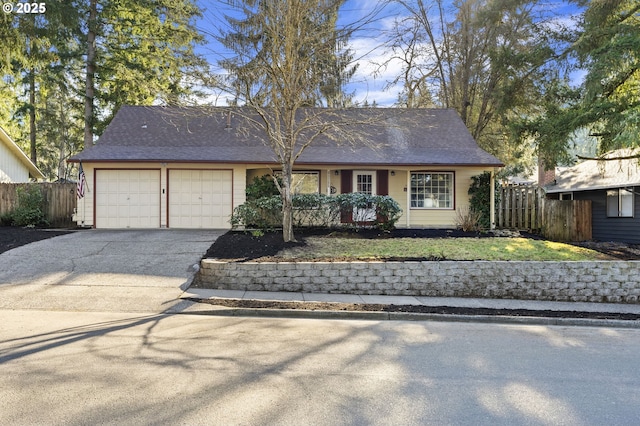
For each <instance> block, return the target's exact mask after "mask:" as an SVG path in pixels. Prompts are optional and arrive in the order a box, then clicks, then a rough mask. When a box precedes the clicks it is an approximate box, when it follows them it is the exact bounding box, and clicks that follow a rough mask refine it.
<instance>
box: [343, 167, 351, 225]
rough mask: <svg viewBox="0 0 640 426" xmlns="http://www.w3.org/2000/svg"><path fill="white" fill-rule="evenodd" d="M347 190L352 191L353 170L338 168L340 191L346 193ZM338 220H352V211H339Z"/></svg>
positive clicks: (344, 221) (349, 221)
mask: <svg viewBox="0 0 640 426" xmlns="http://www.w3.org/2000/svg"><path fill="white" fill-rule="evenodd" d="M349 192H353V170H340V193H341V194H348V193H349ZM340 222H341V223H351V222H353V212H352V211H343V212H340Z"/></svg>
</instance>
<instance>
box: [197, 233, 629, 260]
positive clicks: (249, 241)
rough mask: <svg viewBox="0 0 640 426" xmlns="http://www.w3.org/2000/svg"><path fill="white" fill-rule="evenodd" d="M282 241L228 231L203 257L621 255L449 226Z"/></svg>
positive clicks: (277, 237) (563, 257) (577, 257)
mask: <svg viewBox="0 0 640 426" xmlns="http://www.w3.org/2000/svg"><path fill="white" fill-rule="evenodd" d="M296 235H297V238H298V242H297V243H290V244H284V243H282V236H281V234H280V233H278V232H268V233H265V234H264V235H252V234H251V233H248V232H246V233H245V232H229V233H227V234H225V235H223V236H221V237H220V238H218V240H217V241H216V242H215V243H214V244H213V246H212V247H211V249H210V250H209V251H208V252H207V255H206V256H205V257H207V258H217V259H229V260H236V261H243V260H262V261H312V260H324V261H345V260H514V261H515V260H532V261H581V260H611V259H615V258H617V257H613V256H609V255H607V254H604V253H601V252H598V251H596V250H592V249H588V248H583V247H578V246H575V245H571V244H563V243H557V242H553V241H546V240H541V239H537V238H534V236H531V235H528V236H523V237H490V236H486V235H481V237H478V236H476V235H475V234H472V233H469V234H467V233H462V232H460V231H451V230H395V231H393V232H392V233H391V234H388V233H378V231H361V232H357V233H356V232H329V231H324V232H322V231H304V232H303V231H299V232H298V233H297V234H296Z"/></svg>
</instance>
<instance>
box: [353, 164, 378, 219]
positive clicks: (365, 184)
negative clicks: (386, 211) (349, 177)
mask: <svg viewBox="0 0 640 426" xmlns="http://www.w3.org/2000/svg"><path fill="white" fill-rule="evenodd" d="M353 189H354V191H353V192H359V193H362V194H368V195H376V172H371V171H354V172H353ZM374 220H376V206H374V205H373V204H368V205H367V206H366V207H356V208H354V209H353V221H354V222H371V221H374Z"/></svg>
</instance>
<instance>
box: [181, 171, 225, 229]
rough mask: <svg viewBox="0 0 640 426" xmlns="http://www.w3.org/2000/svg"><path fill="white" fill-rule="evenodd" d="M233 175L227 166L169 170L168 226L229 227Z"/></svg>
mask: <svg viewBox="0 0 640 426" xmlns="http://www.w3.org/2000/svg"><path fill="white" fill-rule="evenodd" d="M232 176H233V175H232V172H231V171H230V170H170V171H169V226H170V227H172V228H229V227H230V225H229V217H230V216H231V212H232V198H231V193H232V188H233V183H232ZM226 194H228V195H226Z"/></svg>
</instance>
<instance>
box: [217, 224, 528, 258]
mask: <svg viewBox="0 0 640 426" xmlns="http://www.w3.org/2000/svg"><path fill="white" fill-rule="evenodd" d="M295 236H296V239H297V242H290V243H285V242H284V241H283V240H282V232H281V231H273V232H265V233H264V235H259V236H256V235H253V234H252V233H251V232H243V231H229V232H227V233H226V234H224V235H222V236H220V237H218V239H217V240H216V241H215V243H214V244H213V245H212V246H211V247H210V248H209V250H208V251H207V253H206V255H205V257H206V258H210V259H234V260H245V261H246V260H254V259H259V258H263V259H264V258H269V257H272V256H275V255H276V254H278V252H280V251H281V250H284V249H287V248H291V247H295V246H304V245H306V239H307V238H308V237H313V236H325V237H328V238H331V237H335V238H357V239H363V240H367V239H379V238H461V237H470V238H484V237H492V236H494V235H493V234H491V233H480V232H463V231H460V230H455V229H394V230H393V231H389V232H385V231H380V230H377V229H360V230H357V231H356V230H335V229H324V228H323V229H299V230H296V232H295ZM530 237H531V238H537V237H536V236H534V235H530ZM365 244H366V243H365ZM393 260H438V259H426V258H425V259H422V258H421V259H413V258H412V259H405V258H403V259H393Z"/></svg>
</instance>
